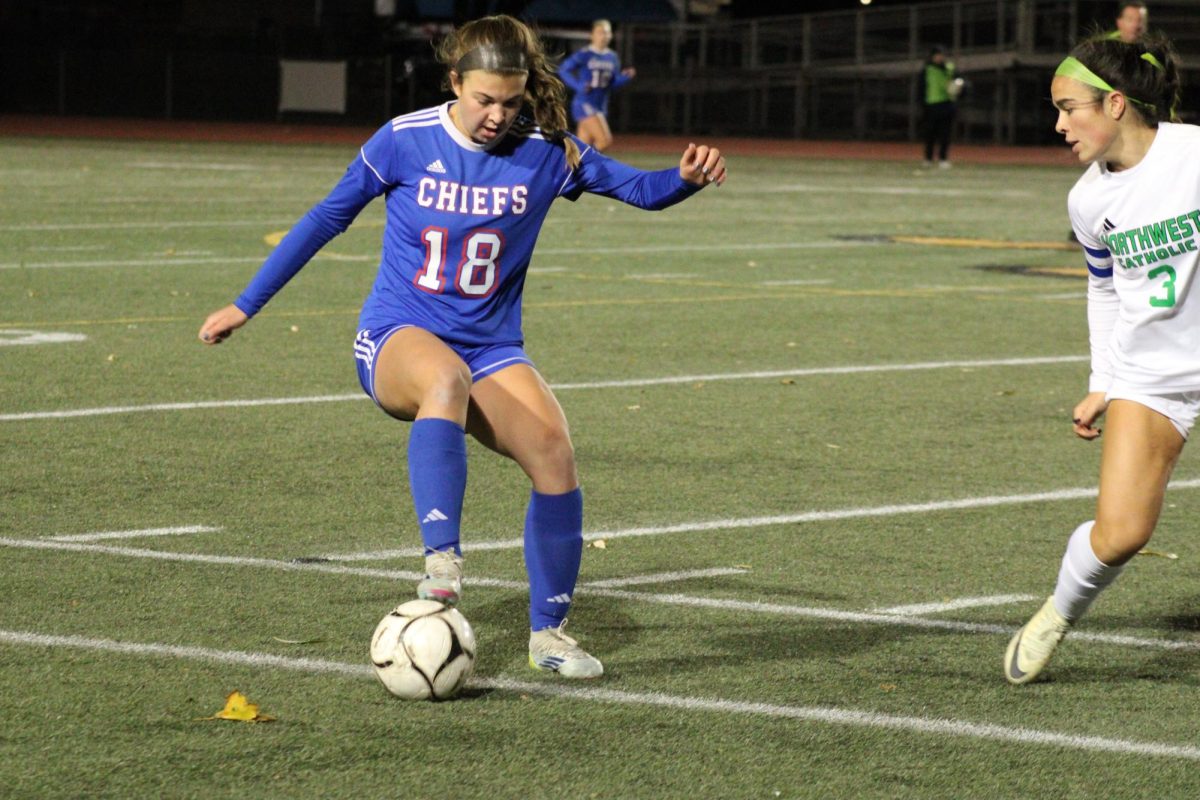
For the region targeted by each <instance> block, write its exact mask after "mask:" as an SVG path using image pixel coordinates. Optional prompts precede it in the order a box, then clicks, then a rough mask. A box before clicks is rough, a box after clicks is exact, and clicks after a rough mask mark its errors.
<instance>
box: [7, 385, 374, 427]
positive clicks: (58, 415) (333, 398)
mask: <svg viewBox="0 0 1200 800" xmlns="http://www.w3.org/2000/svg"><path fill="white" fill-rule="evenodd" d="M369 399H370V398H369V397H367V396H366V395H365V394H363V393H362V392H355V393H353V394H327V395H315V396H312V397H268V398H263V399H259V400H208V401H201V402H196V403H150V404H149V405H144V406H107V407H104V408H76V409H70V410H67V411H29V412H25V413H20V414H0V422H16V421H18V420H27V419H68V418H71V417H96V416H101V415H104V414H133V413H138V412H142V411H194V410H196V409H201V408H252V407H256V406H285V405H292V404H305V403H340V402H343V401H345V400H369Z"/></svg>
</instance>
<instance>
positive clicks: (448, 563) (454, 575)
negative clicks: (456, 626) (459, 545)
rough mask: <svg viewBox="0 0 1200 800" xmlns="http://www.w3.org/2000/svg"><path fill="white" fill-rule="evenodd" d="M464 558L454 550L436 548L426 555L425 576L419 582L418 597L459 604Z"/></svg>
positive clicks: (444, 603)
mask: <svg viewBox="0 0 1200 800" xmlns="http://www.w3.org/2000/svg"><path fill="white" fill-rule="evenodd" d="M462 576H463V559H462V556H460V555H458V554H457V553H455V552H454V550H452V549H451V550H434V551H433V552H432V553H430V554H429V555H427V556H425V577H424V578H423V579H421V582H420V583H418V584H417V597H419V598H421V599H422V600H436V601H437V602H439V603H441V604H442V605H445V606H455V605H458V600H459V598H460V597H462Z"/></svg>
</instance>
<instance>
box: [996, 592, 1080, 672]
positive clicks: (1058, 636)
mask: <svg viewBox="0 0 1200 800" xmlns="http://www.w3.org/2000/svg"><path fill="white" fill-rule="evenodd" d="M1070 627H1071V623H1070V622H1068V621H1067V620H1066V619H1064V618H1063V616H1062V615H1061V614H1059V613H1058V609H1057V608H1055V607H1054V595H1050V599H1049V600H1047V601H1046V602H1045V603H1044V604H1043V605H1042V607H1041V608H1040V609H1038V612H1037V613H1036V614H1034V615H1033V617H1032V618H1031V619H1030V620H1029V622H1026V623H1025V626H1024V627H1023V628H1021V630H1019V631H1017V634H1016V635H1015V636H1013V638H1012V641H1010V642H1009V643H1008V650H1007V651H1006V652H1005V653H1004V677H1005V678H1007V679H1008V682H1009V683H1012V684H1022V683H1029V682H1030V681H1031V680H1033V679H1034V678H1036V677H1037V676H1038V674H1039V673H1040V672H1041V671H1042V668H1043V667H1045V666H1046V664H1047V663H1048V662H1049V661H1050V656H1052V655H1054V649H1055V648H1056V647H1058V643H1059V642H1061V641H1062V638H1063V637H1064V636H1066V635H1067V629H1068V628H1070Z"/></svg>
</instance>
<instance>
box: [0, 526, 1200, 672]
mask: <svg viewBox="0 0 1200 800" xmlns="http://www.w3.org/2000/svg"><path fill="white" fill-rule="evenodd" d="M0 547H15V548H22V549H29V550H63V551H67V552H75V553H96V554H100V555H112V556H124V557H127V558H145V559H152V560H156V561H177V562H182V563H193V564H196V563H198V564H214V565H219V566H232V567H257V568H261V569H274V570H282V571H285V572H318V573H328V574H333V575H353V576H358V577H366V578H382V579H385V580H393V581H417V580H420V579H421V578H422V577H423V574H422V573H420V572H408V571H404V570H388V569H370V568H365V567H348V566H345V565H342V564H331V563H327V562H321V561H299V562H297V561H280V560H278V559H273V558H252V557H246V556H220V555H205V554H201V553H171V552H166V551H163V550H143V549H140V548H134V547H111V546H107V545H100V544H88V543H83V542H51V541H48V540H46V539H7V538H0ZM467 584H468V585H470V586H488V587H492V588H499V589H515V590H517V591H522V592H524V591H527V590H528V589H529V584H528V583H526V582H525V581H510V580H502V579H499V578H479V577H468V578H467ZM583 592H584V593H585V594H588V595H594V596H596V597H610V598H614V599H617V600H629V601H634V602H643V603H656V604H659V605H669V606H685V607H689V608H710V609H716V610H720V611H739V612H747V613H752V614H774V615H779V616H790V617H803V618H808V619H817V620H822V621H825V622H841V623H853V624H866V625H898V626H901V627H907V628H926V629H931V630H944V631H956V632H959V633H977V634H1003V635H1004V636H1011V635H1012V634H1013V633H1015V632H1016V630H1017V629H1016V628H1015V627H1010V626H1005V625H990V624H981V623H975V622H957V621H954V620H941V619H926V618H923V617H905V616H899V615H897V614H879V613H875V612H870V611H841V610H838V609H832V608H810V607H805V606H788V605H780V604H777V603H759V602H750V601H744V600H719V599H713V598H709V597H694V596H690V595H680V594H648V593H644V592H631V591H628V590H626V589H612V588H584V589H583ZM1071 640H1072V641H1085V642H1098V643H1102V644H1115V645H1120V646H1123V647H1145V648H1155V649H1163V650H1196V651H1200V641H1173V640H1170V639H1146V638H1141V637H1136V636H1124V635H1120V634H1107V633H1087V632H1083V631H1073V632H1072V633H1071Z"/></svg>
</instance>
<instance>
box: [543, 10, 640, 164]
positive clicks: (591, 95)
mask: <svg viewBox="0 0 1200 800" xmlns="http://www.w3.org/2000/svg"><path fill="white" fill-rule="evenodd" d="M612 35H613V34H612V24H611V23H610V22H609V21H608V20H606V19H598V20H596V21H595V22H593V23H592V41H591V43H590V44H589V45H588V46H587V47H585V48H583V49H582V50H579V51H577V52H575V53H572V54H571V55H569V56H567V57H566V58H565V59H563V62H562V64H560V65H559V67H558V75H559V77H560V78H562V80H563V83H565V84H567V86H569V87H571V91H573V92H574V93H575V96H574V97H573V98H572V100H571V116H572V117H574V118H575V123H576V128H575V132H576V134H577V135H578V136H579V138H580V139H581V140H583V141H584V142H586V143H587V144H590V145H591V146H592V147H594V148H596V149H597V150H605V149H607V148H608V146H609V145H611V144H612V138H613V137H612V130H611V129H609V127H608V98H609V95H611V94H612V91H613V89H619V88H621V87H622V86H624V85H625V84H627V83H629V82H630V81H631V80H633V78H634V76H636V75H637V70H635V69H634V68H633V67H626V68H625V69H621V61H620V59H618V58H617V54H616V53H614V52H613V51H612V50H609V49H608V45H609V43H610V42H611V41H612Z"/></svg>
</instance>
